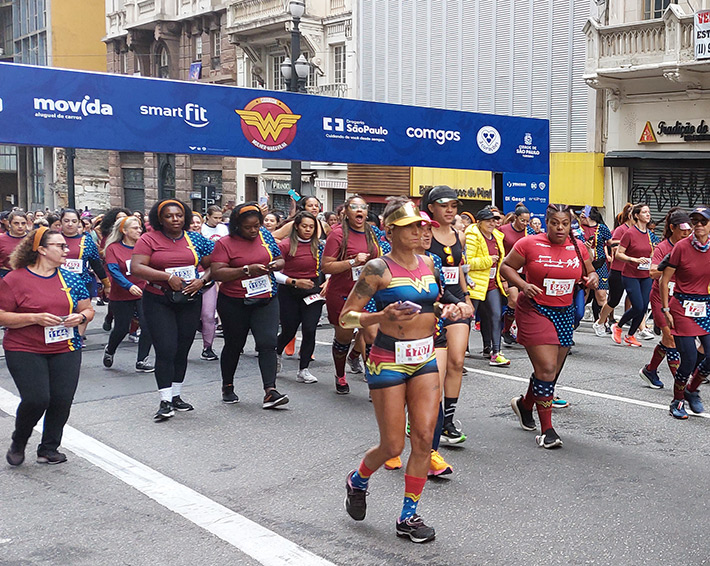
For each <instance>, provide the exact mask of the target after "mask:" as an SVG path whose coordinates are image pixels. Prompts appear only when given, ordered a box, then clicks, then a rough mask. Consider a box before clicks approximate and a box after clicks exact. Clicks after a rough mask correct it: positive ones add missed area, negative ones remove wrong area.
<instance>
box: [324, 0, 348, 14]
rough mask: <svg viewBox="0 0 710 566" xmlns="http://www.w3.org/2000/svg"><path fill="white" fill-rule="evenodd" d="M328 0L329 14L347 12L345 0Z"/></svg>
mask: <svg viewBox="0 0 710 566" xmlns="http://www.w3.org/2000/svg"><path fill="white" fill-rule="evenodd" d="M328 1H329V2H330V12H329V14H330V15H331V16H336V15H338V14H342V13H344V12H347V5H346V1H345V0H328Z"/></svg>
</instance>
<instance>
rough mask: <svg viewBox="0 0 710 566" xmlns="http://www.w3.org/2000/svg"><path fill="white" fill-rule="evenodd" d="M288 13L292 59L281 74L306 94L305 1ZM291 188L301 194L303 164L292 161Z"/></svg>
mask: <svg viewBox="0 0 710 566" xmlns="http://www.w3.org/2000/svg"><path fill="white" fill-rule="evenodd" d="M288 11H289V13H290V14H291V18H292V24H293V26H292V28H291V57H286V58H285V59H284V61H283V63H281V74H282V75H283V77H284V78H285V79H286V82H287V84H288V89H289V90H290V91H291V92H306V79H307V78H308V72H309V71H310V65H309V63H308V61H307V60H306V58H305V57H304V56H303V54H302V53H301V30H300V28H299V25H300V23H301V17H302V16H303V14H304V13H305V11H306V2H305V0H290V1H289V3H288ZM291 188H292V189H293V190H294V191H296V192H297V193H298V194H301V162H300V161H291Z"/></svg>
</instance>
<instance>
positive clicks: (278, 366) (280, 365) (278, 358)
mask: <svg viewBox="0 0 710 566" xmlns="http://www.w3.org/2000/svg"><path fill="white" fill-rule="evenodd" d="M282 369H283V362H282V361H281V356H279V355H278V354H276V375H278V374H280V373H281V370H282Z"/></svg>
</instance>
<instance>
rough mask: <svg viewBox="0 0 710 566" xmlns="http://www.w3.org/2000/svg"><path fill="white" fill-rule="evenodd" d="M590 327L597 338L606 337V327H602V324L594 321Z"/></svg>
mask: <svg viewBox="0 0 710 566" xmlns="http://www.w3.org/2000/svg"><path fill="white" fill-rule="evenodd" d="M592 328H593V329H594V334H596V335H597V336H598V337H599V338H605V337H606V328H604V325H603V324H599V323H598V322H595V323H594V324H592Z"/></svg>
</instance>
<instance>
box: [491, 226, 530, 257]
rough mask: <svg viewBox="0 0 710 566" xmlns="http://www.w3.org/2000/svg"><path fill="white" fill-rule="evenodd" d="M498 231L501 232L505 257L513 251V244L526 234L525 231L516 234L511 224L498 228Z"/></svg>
mask: <svg viewBox="0 0 710 566" xmlns="http://www.w3.org/2000/svg"><path fill="white" fill-rule="evenodd" d="M498 230H500V231H501V232H503V248H504V249H505V255H508V254H509V253H510V250H512V249H513V246H514V245H515V243H516V242H517V241H518V240H522V239H523V238H524V237H525V234H526V231H525V229H523V231H522V232H518V231H517V230H516V229H515V228H514V227H513V223H512V222H511V223H510V224H504V225H503V226H501V227H500V228H498Z"/></svg>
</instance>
